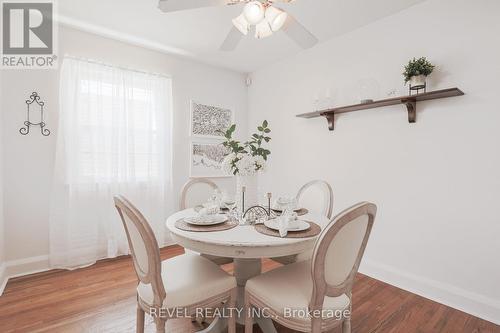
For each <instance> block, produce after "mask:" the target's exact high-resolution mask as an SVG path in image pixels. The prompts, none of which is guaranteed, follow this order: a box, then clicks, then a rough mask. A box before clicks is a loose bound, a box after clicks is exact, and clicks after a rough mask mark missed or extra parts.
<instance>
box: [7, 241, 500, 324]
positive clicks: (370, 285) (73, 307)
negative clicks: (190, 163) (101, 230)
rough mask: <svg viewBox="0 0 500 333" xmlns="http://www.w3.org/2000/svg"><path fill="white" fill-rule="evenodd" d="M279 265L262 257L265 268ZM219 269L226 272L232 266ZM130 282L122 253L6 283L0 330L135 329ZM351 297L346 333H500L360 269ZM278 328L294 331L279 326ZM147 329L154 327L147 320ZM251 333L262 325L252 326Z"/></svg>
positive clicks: (174, 250) (171, 250)
mask: <svg viewBox="0 0 500 333" xmlns="http://www.w3.org/2000/svg"><path fill="white" fill-rule="evenodd" d="M183 252H184V251H183V249H182V248H181V247H178V246H173V247H168V248H165V249H162V258H164V259H166V258H170V257H173V256H176V255H179V254H182V253H183ZM278 266H279V264H277V263H275V262H273V261H272V260H265V261H264V270H270V269H273V268H275V267H278ZM224 268H225V269H226V270H228V271H231V270H232V265H226V267H224ZM136 284H137V282H136V277H135V273H134V271H133V267H132V261H131V260H130V258H128V257H122V258H118V259H114V260H103V261H100V262H98V263H97V264H95V265H93V266H91V267H87V268H83V269H79V270H76V271H50V272H46V273H41V274H36V275H32V276H27V277H22V278H17V279H14V280H11V281H9V283H8V285H7V288H6V290H5V292H4V295H3V296H1V297H0V332H1V333H7V332H30V333H31V332H51V333H52V332H53V333H55V332H71V333H79V332H91V333H122V332H123V333H128V332H130V333H132V332H135V309H136V299H135V287H136ZM353 298H354V299H353V304H354V308H353V317H352V332H360V333H380V332H398V333H399V332H404V333H411V332H419V333H421V332H433V333H434V332H449V333H458V332H500V326H497V325H494V324H492V323H490V322H487V321H484V320H481V319H478V318H476V317H473V316H471V315H468V314H466V313H463V312H460V311H458V310H454V309H452V308H449V307H447V306H444V305H441V304H438V303H435V302H433V301H430V300H428V299H425V298H423V297H420V296H417V295H414V294H411V293H409V292H406V291H403V290H401V289H398V288H396V287H393V286H390V285H388V284H385V283H382V282H380V281H377V280H374V279H372V278H369V277H367V276H364V275H361V274H358V276H357V278H356V283H355V285H354V291H353ZM199 328H200V327H199V326H196V324H192V323H191V322H190V321H189V320H171V321H169V322H168V324H167V332H175V333H184V332H186V333H187V332H195V331H196V330H197V329H199ZM278 331H279V332H282V333H290V332H292V331H290V330H288V329H286V328H283V327H278ZM146 332H154V325H152V324H151V322H150V321H149V320H147V329H146ZM238 332H243V328H242V327H239V329H238ZM254 332H260V330H258V329H257V327H255V328H254Z"/></svg>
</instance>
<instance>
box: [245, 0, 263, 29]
mask: <svg viewBox="0 0 500 333" xmlns="http://www.w3.org/2000/svg"><path fill="white" fill-rule="evenodd" d="M265 12H266V10H265V8H264V5H263V4H262V3H261V2H260V1H251V2H249V3H247V4H246V5H245V8H244V9H243V15H245V18H246V20H247V22H248V23H249V24H251V25H257V24H259V23H260V22H261V21H262V20H263V19H264V15H265Z"/></svg>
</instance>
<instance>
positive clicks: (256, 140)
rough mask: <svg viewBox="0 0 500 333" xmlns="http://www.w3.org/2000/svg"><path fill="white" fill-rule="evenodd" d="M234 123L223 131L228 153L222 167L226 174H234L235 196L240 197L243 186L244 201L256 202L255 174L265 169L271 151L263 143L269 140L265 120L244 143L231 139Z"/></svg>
mask: <svg viewBox="0 0 500 333" xmlns="http://www.w3.org/2000/svg"><path fill="white" fill-rule="evenodd" d="M235 130H236V124H233V125H231V126H230V127H229V128H228V129H227V131H226V132H224V137H225V141H224V142H223V143H222V144H223V145H224V147H226V148H228V151H229V152H228V154H227V155H226V156H225V157H224V160H223V161H222V168H223V169H224V171H225V172H226V173H228V174H232V175H234V176H236V196H237V198H238V200H240V199H241V194H242V191H243V187H244V188H245V201H248V202H249V204H256V203H257V201H258V197H257V182H258V180H257V175H258V173H260V172H263V171H265V170H266V164H267V158H268V156H269V155H270V154H271V151H269V150H268V149H266V148H265V147H264V146H263V145H264V144H266V143H268V142H269V141H271V137H269V133H271V129H270V128H269V127H268V122H267V120H264V122H263V123H262V125H260V126H258V127H257V133H253V134H252V136H251V138H250V140H249V141H246V142H244V143H241V142H240V141H236V140H235V139H233V134H234V131H235ZM238 206H239V205H238Z"/></svg>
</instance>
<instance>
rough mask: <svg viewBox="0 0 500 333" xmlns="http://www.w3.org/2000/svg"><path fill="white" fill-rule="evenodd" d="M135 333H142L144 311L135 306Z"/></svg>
mask: <svg viewBox="0 0 500 333" xmlns="http://www.w3.org/2000/svg"><path fill="white" fill-rule="evenodd" d="M136 332H137V333H144V310H143V309H142V308H141V307H140V306H139V305H137V327H136Z"/></svg>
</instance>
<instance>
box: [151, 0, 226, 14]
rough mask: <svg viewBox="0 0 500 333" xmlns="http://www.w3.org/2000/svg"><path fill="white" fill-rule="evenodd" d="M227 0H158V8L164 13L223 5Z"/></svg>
mask: <svg viewBox="0 0 500 333" xmlns="http://www.w3.org/2000/svg"><path fill="white" fill-rule="evenodd" d="M228 2H230V1H228V0H160V2H159V3H158V8H160V10H161V11H163V12H165V13H169V12H176V11H180V10H187V9H195V8H202V7H211V6H224V5H227V4H228Z"/></svg>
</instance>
